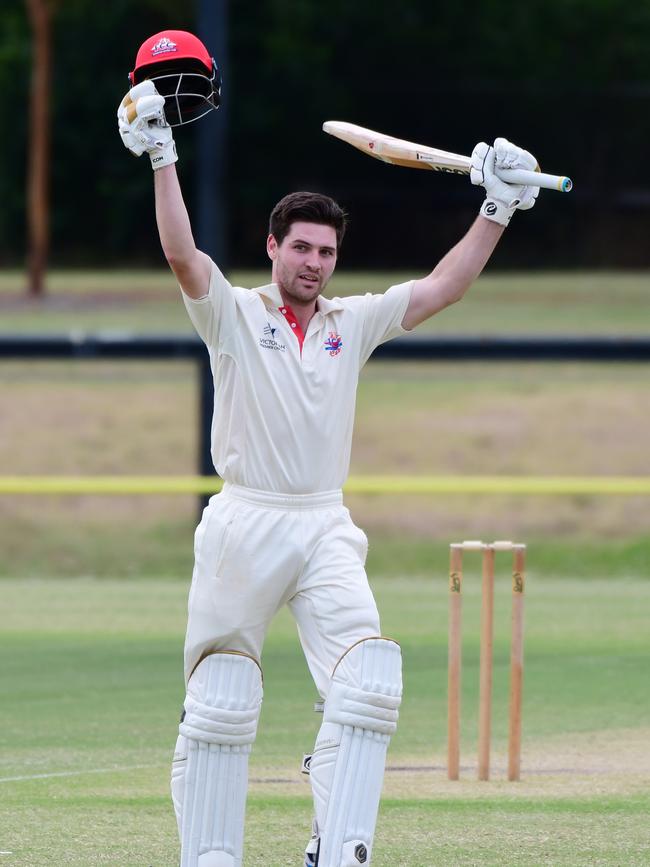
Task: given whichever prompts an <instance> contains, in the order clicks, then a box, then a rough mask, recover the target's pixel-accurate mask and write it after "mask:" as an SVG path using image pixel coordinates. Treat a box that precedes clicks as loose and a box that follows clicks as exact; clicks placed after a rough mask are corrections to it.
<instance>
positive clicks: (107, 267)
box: [0, 0, 650, 575]
mask: <svg viewBox="0 0 650 867" xmlns="http://www.w3.org/2000/svg"><path fill="white" fill-rule="evenodd" d="M168 27H173V28H184V29H189V30H192V31H194V32H197V33H199V34H200V35H201V37H202V38H203V40H204V42H205V43H206V44H207V46H208V48H209V49H210V51H211V52H212V53H213V54H215V56H216V59H217V62H218V63H219V65H220V66H221V68H222V72H223V79H224V85H223V93H222V96H223V106H222V108H221V110H220V111H219V112H216V113H211V114H210V115H209V116H207V117H206V118H204V119H203V120H201V121H199V122H198V123H196V124H193V125H190V126H188V127H184V128H181V129H179V130H177V132H176V140H177V145H178V151H179V154H180V160H179V163H178V170H179V173H180V175H181V179H182V183H183V187H184V190H185V194H186V198H187V201H188V205H189V209H190V213H191V214H192V216H193V221H194V226H195V232H196V235H197V238H198V240H199V244H200V246H202V247H203V248H204V249H207V250H209V251H210V252H211V253H212V254H213V255H214V256H215V258H217V259H218V260H219V262H220V264H221V265H222V266H223V267H224V269H225V270H226V271H227V272H228V274H229V276H230V277H231V279H232V280H233V281H234V282H239V283H241V284H242V285H253V284H254V283H256V282H257V283H260V282H264V281H265V280H266V279H267V271H266V267H267V262H266V254H265V250H264V239H265V235H266V232H267V220H268V214H269V212H270V210H271V208H272V206H273V205H274V203H275V202H276V201H277V200H278V199H279V198H280V197H281V196H282V195H284V194H285V193H286V192H287V191H290V190H294V189H301V188H302V189H314V190H319V191H322V192H325V193H328V194H331V195H333V196H334V197H336V198H337V199H338V200H339V201H340V202H341V203H342V205H343V206H344V207H345V208H346V209H347V211H348V212H349V214H350V218H351V225H350V230H349V234H348V236H347V238H346V241H345V245H344V248H343V251H342V257H341V260H340V266H339V268H340V273H338V274H337V276H336V277H335V279H334V281H333V284H332V286H333V290H332V291H333V292H335V293H341V294H346V293H348V292H364V291H384V290H385V289H386V288H387V287H388V286H389V285H390V284H391V283H392V282H396V281H398V280H402V279H407V278H408V277H414V276H415V277H416V276H420V275H422V274H424V273H426V272H427V271H428V270H429V269H430V268H431V267H432V266H433V265H434V264H435V263H436V261H437V260H438V259H439V257H440V256H442V255H443V254H444V253H445V252H446V250H447V249H448V248H449V247H450V246H451V245H452V244H453V243H454V242H455V241H456V240H457V239H458V238H459V237H460V236H461V235H462V233H463V232H464V231H465V229H466V228H467V226H468V225H469V224H470V223H471V221H472V219H473V218H474V215H475V214H476V211H477V209H478V207H479V205H480V202H481V191H479V190H477V189H475V188H473V187H472V186H471V185H470V184H469V183H468V181H467V179H463V178H458V177H455V176H445V175H434V174H433V173H425V172H417V171H409V170H407V169H402V168H398V167H393V166H386V165H384V164H382V163H380V162H377V161H374V160H369V159H367V158H366V157H364V156H362V155H361V154H359V153H358V152H357V151H355V150H353V149H351V148H350V147H349V146H347V145H345V144H343V143H342V142H339V141H336V140H334V139H332V138H330V137H329V136H326V135H324V134H323V133H322V131H321V125H322V123H323V121H324V120H327V119H341V120H348V121H352V122H354V123H358V124H361V125H364V126H368V127H370V128H374V129H378V130H382V131H385V132H389V133H392V134H395V135H397V136H399V137H403V138H407V139H411V140H415V141H421V142H423V143H426V144H431V145H433V146H438V147H442V148H445V149H449V150H453V151H457V152H461V153H470V152H471V149H472V147H473V145H474V144H475V142H476V141H477V140H479V139H485V140H488V141H491V140H493V139H494V137H495V136H497V135H505V136H507V137H510V138H511V139H512V140H514V141H516V142H518V143H521V144H522V145H524V146H526V147H527V148H529V149H530V150H531V151H533V152H534V153H535V155H536V156H537V157H538V159H539V161H540V164H541V165H542V167H543V168H544V169H545V170H548V171H552V172H558V173H565V174H568V175H570V176H571V177H572V178H573V179H574V182H575V189H574V191H573V192H572V193H571V194H570V195H566V196H560V195H557V194H555V193H550V192H543V193H542V195H541V196H540V199H539V200H538V203H537V206H536V207H535V208H534V209H533V210H532V211H531V212H528V213H521V214H518V215H517V216H516V219H515V220H513V222H512V225H511V227H510V228H509V229H508V233H507V236H506V237H505V238H504V241H503V243H502V244H501V245H500V247H499V248H498V250H497V251H496V253H495V256H494V258H493V260H492V261H491V263H490V265H489V267H488V269H487V270H486V273H485V275H484V276H482V277H481V278H480V280H479V281H478V284H477V286H476V287H474V289H473V291H472V292H471V293H470V295H469V296H468V298H467V299H466V300H465V301H463V303H462V304H460V305H457V306H456V307H455V308H453V309H451V310H448V311H445V312H444V313H443V314H441V315H440V316H439V317H436V318H435V319H434V320H432V321H430V322H429V323H427V324H426V325H425V326H423V328H422V329H420V332H421V333H423V334H428V335H430V336H435V335H437V334H444V335H447V336H449V335H461V336H462V335H465V336H470V337H472V336H474V337H485V336H495V335H497V336H499V335H500V336H504V335H505V336H507V335H522V336H524V337H525V336H527V335H528V336H531V335H551V336H574V335H578V336H585V335H601V336H609V337H614V338H622V337H626V336H627V337H630V336H645V335H646V334H647V330H648V324H649V321H650V317H649V315H648V311H649V307H648V302H647V298H648V279H647V272H646V270H645V269H646V268H647V267H648V265H649V264H650V245H649V244H648V243H647V240H646V236H647V234H648V229H649V228H650V182H649V181H648V179H647V177H646V175H645V173H644V171H643V166H644V165H645V156H646V151H647V141H648V137H649V136H648V132H649V130H648V127H649V120H648V117H649V113H648V111H647V106H648V96H649V93H650V81H649V80H648V76H647V62H646V61H647V45H648V43H649V42H650V9H648V7H646V6H644V5H643V4H641V5H638V4H637V5H634V4H626V3H623V2H619V0H603V2H599V3H593V2H586V0H585V2H582V0H573V2H566V0H556V2H555V0H553V2H549V0H546V2H544V3H536V2H534V3H528V4H525V6H522V5H521V4H515V3H511V2H494V3H490V4H481V3H476V4H471V5H470V6H469V7H468V6H466V5H463V4H435V3H434V4H431V3H425V2H410V3H408V4H405V5H404V6H402V7H400V8H399V10H396V9H394V8H391V7H388V6H386V5H381V4H380V5H379V6H377V4H371V3H369V2H368V3H366V2H362V0H359V2H356V3H354V4H350V3H343V2H338V0H334V2H332V3H329V4H327V7H326V8H324V7H323V6H322V4H318V3H311V2H299V0H293V2H276V0H260V2H257V3H256V4H255V8H254V12H251V11H250V10H248V11H247V12H246V14H244V12H243V11H242V9H241V8H240V7H239V6H238V5H237V4H232V3H231V4H228V3H227V2H226V0H219V2H214V3H209V2H202V3H201V2H197V3H195V4H187V5H184V6H183V7H182V8H181V7H179V4H177V3H171V2H169V0H146V2H141V3H137V4H136V3H133V2H130V0H116V2H114V3H111V4H108V5H104V6H102V7H101V8H100V7H97V6H96V5H94V4H90V3H89V2H85V0H68V2H58V0H27V2H22V0H5V2H4V3H3V5H2V9H1V10H0V52H1V58H2V62H1V63H0V88H1V91H2V93H3V94H4V97H5V106H6V110H5V121H4V123H3V129H4V134H3V135H2V136H1V137H0V165H1V166H2V169H1V170H0V200H1V201H2V203H3V206H2V208H1V209H0V265H1V269H0V329H1V330H2V332H3V333H4V334H5V335H18V334H43V333H50V334H51V333H57V334H68V333H70V332H71V331H73V332H79V331H81V332H84V333H91V334H94V333H96V332H106V331H112V332H115V331H119V332H121V333H123V332H125V331H128V332H130V333H132V334H136V335H137V334H144V333H149V334H151V333H154V334H155V333H166V334H179V335H184V336H189V335H191V333H192V332H191V326H190V324H189V321H188V320H187V318H186V316H185V313H184V310H183V307H182V304H181V303H180V300H179V298H178V290H177V288H176V287H175V284H174V280H173V278H172V276H171V275H170V273H169V272H168V271H167V269H166V268H165V267H164V263H163V261H162V256H161V252H160V248H159V242H158V238H157V233H156V229H155V220H154V212H153V194H152V178H151V172H150V170H149V166H148V163H147V161H146V159H141V160H137V159H134V158H133V157H132V156H131V155H129V154H128V153H126V152H125V150H124V148H123V147H122V145H121V142H120V140H119V137H118V135H117V132H116V120H115V111H116V106H117V104H118V102H119V100H120V99H121V97H122V95H123V94H124V92H125V91H126V89H127V86H128V82H127V73H128V72H129V71H130V70H131V69H132V68H133V64H134V58H135V54H136V51H137V48H138V46H139V45H140V43H141V42H142V41H143V40H144V39H145V38H146V37H147V36H149V35H151V34H152V33H154V32H157V31H159V30H162V29H164V28H168ZM39 100H40V102H39ZM0 377H1V380H0V381H1V384H2V391H3V401H2V403H3V410H2V416H3V423H2V437H1V440H0V474H2V475H5V476H6V475H10V474H13V475H16V474H18V475H29V476H41V475H50V474H54V475H134V474H136V475H149V474H152V475H163V476H164V475H166V474H171V475H183V474H193V473H194V472H195V471H196V468H197V466H198V464H199V454H198V450H199V448H200V445H199V422H198V388H197V373H196V365H195V364H194V363H193V362H191V361H182V360H176V361H173V362H162V361H157V362H155V363H148V362H146V361H144V362H140V363H133V362H124V361H118V362H116V361H112V362H98V361H90V362H86V361H79V360H78V361H74V362H70V361H52V360H47V359H42V360H40V361H39V360H29V361H27V360H23V361H18V360H16V359H13V360H11V359H5V360H4V361H3V363H2V365H1V366H0ZM646 386H647V365H646V364H645V363H641V364H632V363H630V362H628V363H626V364H605V363H603V364H593V363H591V364H580V363H573V364H563V363H557V362H556V363H539V364H538V363H531V362H528V363H523V362H516V361H515V362H508V363H495V364H485V363H483V362H475V363H458V364H452V363H451V362H437V363H434V362H420V363H417V364H416V363H404V362H400V363H396V362H392V363H391V362H373V363H371V364H370V365H368V367H367V369H366V371H365V372H364V375H363V378H362V383H361V388H360V396H359V418H358V424H357V433H356V437H355V445H354V452H353V463H352V471H353V473H356V474H365V473H368V474H370V473H374V474H382V473H401V474H405V475H409V474H410V475H415V476H417V475H422V474H431V475H463V474H465V475H467V474H473V475H481V474H487V475H491V474H503V475H518V474H519V475H531V476H540V475H583V476H596V477H598V476H601V475H613V476H617V475H622V476H631V477H643V476H646V475H647V473H648V466H647V455H646V451H647V449H646V444H647V442H648V434H649V433H650V430H649V428H650V421H649V419H648V412H647V406H648V403H647V392H646ZM407 432H408V433H407ZM395 496H397V495H395ZM399 504H400V505H399V508H396V506H395V499H394V495H384V496H375V497H353V498H352V500H351V505H352V506H353V508H354V509H355V510H356V511H355V513H356V515H357V517H358V519H359V521H360V522H361V523H364V522H365V524H366V526H368V527H369V529H370V531H371V533H372V532H373V531H377V532H378V533H380V534H381V538H382V539H384V540H385V538H386V534H388V535H391V534H392V535H393V536H396V537H400V538H401V537H402V534H403V533H405V532H406V533H407V534H411V535H412V537H413V538H414V539H418V540H421V541H423V543H426V544H428V543H429V542H431V541H435V540H438V541H441V540H447V539H449V538H450V536H451V535H453V534H461V535H463V536H470V537H472V536H477V535H480V534H481V533H483V532H485V533H486V534H491V533H494V534H495V535H497V536H502V537H506V536H509V535H517V534H520V535H521V534H524V535H526V536H527V537H528V538H537V537H539V538H545V539H547V538H548V537H550V536H553V538H555V539H564V540H567V539H573V538H575V537H576V535H578V536H581V537H583V538H584V539H585V540H586V542H587V543H588V544H596V545H597V544H600V543H601V542H602V539H603V537H604V536H608V535H609V536H613V537H616V538H617V539H619V540H620V539H626V540H630V539H631V540H632V543H633V544H635V545H639V544H640V545H641V547H642V549H643V550H645V547H644V546H645V542H644V541H643V540H645V539H646V532H647V521H646V512H647V501H646V500H645V499H644V498H643V497H632V496H627V497H620V496H618V497H617V496H609V497H603V496H599V495H591V496H587V495H580V496H565V497H557V498H552V497H539V496H538V497H525V496H524V497H522V496H521V495H516V496H515V495H512V496H510V495H499V496H497V495H482V496H469V495H461V494H457V495H447V496H434V497H431V496H429V497H426V496H415V497H406V496H403V495H399ZM0 508H1V509H2V513H3V516H4V521H5V526H6V528H7V529H9V528H11V532H8V533H6V535H5V538H4V540H3V545H4V547H5V550H6V551H8V552H9V553H8V556H5V557H3V558H2V567H1V568H2V569H4V570H6V571H7V572H8V573H9V574H12V571H13V570H18V572H21V570H27V571H28V572H29V570H33V571H36V572H37V573H38V571H39V570H40V569H41V568H43V562H44V561H46V560H47V561H49V562H50V563H51V565H50V566H49V567H48V568H57V569H58V568H60V569H61V571H62V572H63V573H64V574H68V572H69V570H72V571H75V570H77V571H81V572H84V573H85V572H91V573H93V574H94V573H95V571H97V570H99V571H102V570H106V571H108V572H110V573H111V574H112V573H113V572H114V571H115V570H117V571H118V572H121V571H123V570H125V569H126V570H133V571H135V572H139V571H141V570H142V569H145V571H146V569H147V568H148V567H147V566H146V565H144V562H143V561H144V560H147V556H149V554H150V555H151V556H153V553H154V552H158V551H160V545H163V547H164V546H165V545H169V546H170V550H169V551H166V553H165V554H164V555H160V556H158V554H156V556H155V557H154V560H153V561H152V562H151V563H150V567H151V571H152V572H153V573H156V574H158V572H159V571H160V569H161V568H163V565H162V564H166V565H165V566H164V569H163V571H165V572H167V573H170V574H184V575H186V574H187V572H188V569H189V564H190V560H191V551H190V546H189V544H185V543H183V544H181V545H180V546H178V547H177V546H176V542H175V541H174V542H172V540H176V539H177V538H180V539H182V540H187V539H188V538H189V536H188V533H189V529H190V528H191V525H192V524H193V522H194V520H195V517H196V512H197V502H196V498H195V497H192V496H189V495H188V496H180V495H179V496H172V497H164V496H155V495H152V496H135V497H126V496H125V497H118V496H113V497H64V498H58V497H51V496H28V495H20V496H8V495H7V496H3V497H2V501H1V504H0ZM134 516H136V517H137V520H136V522H135V523H134ZM113 525H115V526H118V527H119V528H120V529H119V533H120V536H121V539H122V544H121V545H120V546H118V547H117V548H116V547H115V546H114V544H113V542H112V541H111V538H112V534H111V533H110V532H108V528H109V527H110V526H113ZM75 527H84V528H85V532H86V533H90V534H91V535H92V534H95V535H96V538H95V539H94V541H93V543H92V544H89V547H88V550H87V551H86V552H85V553H84V550H85V549H84V545H85V544H86V543H85V542H83V539H84V538H85V537H84V534H83V533H82V534H80V537H79V538H77V540H76V541H75V540H74V539H71V538H70V536H71V534H72V535H73V536H74V533H75V529H74V528H75ZM147 533H149V534H150V538H151V551H150V552H149V554H146V553H145V548H146V545H145V544H144V539H145V538H147ZM131 537H132V548H129V545H128V544H127V542H126V540H127V539H128V538H131ZM25 539H29V540H30V543H29V545H26V544H25ZM640 539H641V540H642V541H641V542H640V541H639V540H640ZM64 540H67V542H65V544H64ZM161 540H162V541H161ZM96 545H97V546H99V550H101V551H102V554H101V555H99V554H98V552H97V551H96V550H95V547H94V546H96ZM102 546H105V548H106V550H105V551H104V550H103V548H102ZM63 549H64V550H65V553H60V555H59V556H58V557H57V556H53V554H52V552H53V551H54V550H59V551H62V550H63ZM35 551H40V552H41V553H40V554H38V556H37V555H36V554H35ZM386 556H387V555H386ZM115 558H118V560H119V563H118V562H116V561H115ZM120 558H121V559H120ZM380 559H381V558H380ZM59 560H60V566H56V565H52V564H56V563H58V562H59ZM147 562H148V561H147ZM30 564H31V565H30ZM170 564H174V565H170Z"/></svg>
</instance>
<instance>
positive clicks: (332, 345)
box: [323, 331, 343, 358]
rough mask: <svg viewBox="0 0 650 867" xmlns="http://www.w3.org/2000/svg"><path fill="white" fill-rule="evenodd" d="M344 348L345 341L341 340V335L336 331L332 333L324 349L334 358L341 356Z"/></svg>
mask: <svg viewBox="0 0 650 867" xmlns="http://www.w3.org/2000/svg"><path fill="white" fill-rule="evenodd" d="M342 348H343V340H342V339H341V335H340V334H337V333H336V331H330V334H329V337H328V338H327V340H326V341H325V343H324V344H323V349H326V350H327V351H328V352H329V354H330V356H331V357H332V358H333V357H334V356H335V355H338V354H339V352H340V351H341V349H342Z"/></svg>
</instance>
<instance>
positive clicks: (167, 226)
mask: <svg viewBox="0 0 650 867" xmlns="http://www.w3.org/2000/svg"><path fill="white" fill-rule="evenodd" d="M154 192H155V198H156V222H157V224H158V234H159V235H160V243H161V245H162V248H163V252H164V254H165V257H166V258H167V261H168V262H169V263H170V265H172V266H173V264H174V262H183V261H187V260H190V259H192V258H194V256H195V255H196V244H195V243H194V236H193V235H192V226H191V224H190V218H189V215H188V213H187V208H186V207H185V202H184V200H183V194H182V192H181V186H180V184H179V182H178V176H177V174H176V166H175V165H171V166H165V167H164V168H162V169H158V171H156V172H154Z"/></svg>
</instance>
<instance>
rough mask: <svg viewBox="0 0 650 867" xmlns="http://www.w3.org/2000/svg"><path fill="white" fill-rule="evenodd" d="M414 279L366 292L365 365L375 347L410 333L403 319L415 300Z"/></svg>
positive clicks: (362, 344) (363, 349) (363, 343)
mask: <svg viewBox="0 0 650 867" xmlns="http://www.w3.org/2000/svg"><path fill="white" fill-rule="evenodd" d="M413 282H414V281H413V280H409V281H408V283H399V284H397V285H396V286H391V287H390V289H388V290H387V291H386V292H384V294H383V295H372V294H370V293H368V294H366V295H364V297H363V300H364V316H363V326H362V332H361V358H360V360H361V366H363V365H364V364H365V363H366V361H367V360H368V359H369V358H370V356H371V355H372V353H373V351H374V350H375V349H376V348H377V347H378V346H379V345H380V344H381V343H385V342H386V341H387V340H391V339H392V338H393V337H398V336H399V335H400V334H408V333H409V332H408V330H407V329H406V328H402V319H403V318H404V315H405V313H406V310H407V308H408V306H409V302H410V300H411V292H412V290H413Z"/></svg>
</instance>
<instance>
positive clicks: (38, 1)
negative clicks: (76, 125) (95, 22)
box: [26, 0, 52, 298]
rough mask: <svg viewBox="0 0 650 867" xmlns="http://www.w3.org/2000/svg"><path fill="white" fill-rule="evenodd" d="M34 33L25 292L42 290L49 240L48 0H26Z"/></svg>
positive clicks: (41, 293) (49, 47)
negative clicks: (26, 279)
mask: <svg viewBox="0 0 650 867" xmlns="http://www.w3.org/2000/svg"><path fill="white" fill-rule="evenodd" d="M26 3H27V10H28V12H29V18H30V22H31V25H32V32H33V43H32V44H33V60H32V78H31V93H30V105H29V144H28V147H29V164H28V165H29V167H28V176H27V223H28V248H27V270H28V281H29V282H28V287H27V291H28V293H29V295H31V296H32V297H35V298H38V297H41V296H42V295H43V294H44V292H45V271H46V268H47V257H48V251H49V241H50V201H49V193H50V190H49V187H50V183H49V181H50V90H51V88H50V75H51V53H52V52H51V37H52V27H51V24H52V16H51V9H50V6H49V4H48V0H26Z"/></svg>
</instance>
